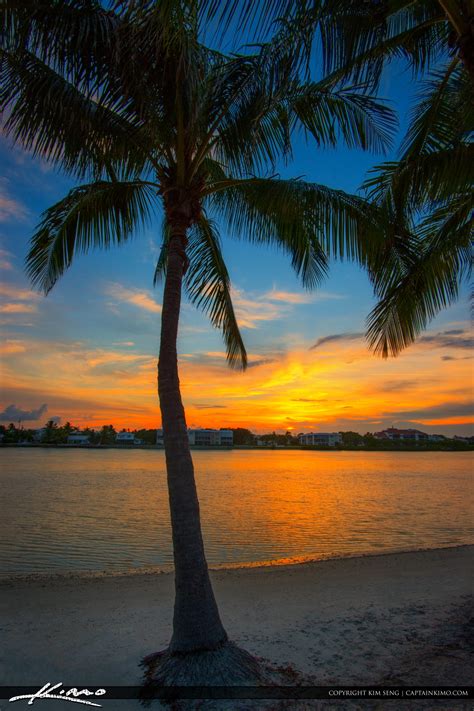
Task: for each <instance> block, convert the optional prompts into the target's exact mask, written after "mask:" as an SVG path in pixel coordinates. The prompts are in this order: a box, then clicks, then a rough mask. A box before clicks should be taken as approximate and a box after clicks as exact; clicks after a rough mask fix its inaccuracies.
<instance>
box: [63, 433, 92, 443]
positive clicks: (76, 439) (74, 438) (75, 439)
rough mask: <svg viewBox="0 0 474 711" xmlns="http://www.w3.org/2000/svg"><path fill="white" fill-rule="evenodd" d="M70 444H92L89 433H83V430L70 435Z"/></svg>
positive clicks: (68, 439)
mask: <svg viewBox="0 0 474 711" xmlns="http://www.w3.org/2000/svg"><path fill="white" fill-rule="evenodd" d="M67 443H68V444H90V439H89V435H85V434H82V433H81V432H73V433H72V434H70V435H68V438H67Z"/></svg>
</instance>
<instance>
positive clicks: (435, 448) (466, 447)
mask: <svg viewBox="0 0 474 711" xmlns="http://www.w3.org/2000/svg"><path fill="white" fill-rule="evenodd" d="M2 448H5V449H7V448H13V449H18V448H20V449H63V450H75V449H94V450H96V449H99V450H106V449H123V450H126V451H133V450H144V451H155V450H157V451H162V452H164V451H165V448H164V446H163V445H158V444H41V443H39V442H0V449H2ZM190 449H191V451H193V452H200V451H203V452H233V451H238V452H240V451H242V452H245V451H249V452H274V451H278V452H282V451H283V452H292V451H301V452H472V451H474V444H470V443H468V442H460V443H459V444H456V446H453V445H452V444H451V445H448V444H446V445H443V443H438V444H435V443H433V444H431V445H428V446H427V445H426V444H421V445H416V444H406V445H405V444H402V445H400V446H390V445H386V446H382V447H365V446H364V447H349V446H346V447H344V446H338V445H336V446H334V447H330V446H327V447H325V446H316V445H314V446H313V445H297V444H295V445H291V446H284V445H276V446H264V447H263V446H261V447H258V446H254V445H250V444H241V445H240V444H237V445H234V446H232V447H230V446H226V445H216V446H206V445H196V444H192V445H190Z"/></svg>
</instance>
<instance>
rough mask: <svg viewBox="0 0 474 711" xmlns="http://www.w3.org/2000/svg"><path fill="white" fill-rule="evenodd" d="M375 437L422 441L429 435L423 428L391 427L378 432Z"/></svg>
mask: <svg viewBox="0 0 474 711" xmlns="http://www.w3.org/2000/svg"><path fill="white" fill-rule="evenodd" d="M374 437H376V438H377V439H390V440H392V442H400V441H402V442H420V441H426V440H427V439H428V435H427V434H426V432H421V430H412V429H408V430H399V429H398V428H397V427H389V428H388V429H386V430H382V432H376V433H375V434H374Z"/></svg>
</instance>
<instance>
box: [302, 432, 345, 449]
mask: <svg viewBox="0 0 474 711" xmlns="http://www.w3.org/2000/svg"><path fill="white" fill-rule="evenodd" d="M298 440H299V443H300V444H304V445H310V446H313V447H314V446H321V447H335V446H336V444H342V437H341V435H340V433H339V432H306V433H304V434H300V435H298Z"/></svg>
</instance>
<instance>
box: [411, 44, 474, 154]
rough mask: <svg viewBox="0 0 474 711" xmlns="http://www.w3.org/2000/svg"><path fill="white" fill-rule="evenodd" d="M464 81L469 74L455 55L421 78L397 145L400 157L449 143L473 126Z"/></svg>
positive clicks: (436, 148) (472, 117)
mask: <svg viewBox="0 0 474 711" xmlns="http://www.w3.org/2000/svg"><path fill="white" fill-rule="evenodd" d="M467 84H469V78H468V76H467V74H466V73H465V72H464V70H463V68H462V66H461V64H460V62H459V60H458V59H457V58H455V59H452V60H451V61H450V62H449V63H448V65H447V66H446V67H445V68H444V69H443V70H442V71H441V70H437V71H434V72H432V73H431V74H430V76H429V77H428V79H426V80H425V81H424V82H423V84H422V90H421V92H420V94H419V96H418V100H417V101H416V103H415V105H414V108H413V110H412V112H411V115H410V120H409V129H408V131H407V134H406V136H405V139H404V141H403V143H402V146H401V157H402V159H403V158H407V157H409V156H419V155H421V154H423V153H431V152H432V151H437V150H440V149H442V148H446V147H448V146H452V145H453V144H455V143H456V142H458V141H459V140H462V138H463V136H464V135H465V134H466V133H467V132H468V131H472V130H473V129H474V108H473V106H472V102H471V101H469V96H468V94H466V85H467ZM466 99H467V103H465V101H466Z"/></svg>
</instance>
